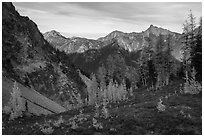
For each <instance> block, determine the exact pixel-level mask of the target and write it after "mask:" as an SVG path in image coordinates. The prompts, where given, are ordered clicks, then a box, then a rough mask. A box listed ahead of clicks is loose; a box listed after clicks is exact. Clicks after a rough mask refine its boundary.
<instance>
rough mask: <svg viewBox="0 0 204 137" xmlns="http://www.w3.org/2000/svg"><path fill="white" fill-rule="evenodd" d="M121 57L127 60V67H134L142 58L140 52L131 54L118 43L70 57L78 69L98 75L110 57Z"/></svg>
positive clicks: (73, 54)
mask: <svg viewBox="0 0 204 137" xmlns="http://www.w3.org/2000/svg"><path fill="white" fill-rule="evenodd" d="M114 55H119V56H120V57H121V59H125V62H126V65H127V66H134V67H136V64H135V63H134V62H135V61H136V60H137V59H138V58H139V56H140V51H137V52H131V53H130V52H129V51H127V50H125V49H124V48H121V47H120V46H119V45H118V43H117V42H112V43H111V44H109V45H107V46H104V47H102V48H100V49H98V50H97V49H90V50H88V51H86V52H83V53H72V54H69V55H67V56H69V58H70V60H71V61H72V62H73V63H74V64H75V65H76V67H78V68H80V69H81V70H84V71H85V72H86V73H88V74H91V73H92V72H93V73H96V72H97V70H98V68H99V67H100V66H102V64H103V65H106V64H107V59H108V57H109V56H114Z"/></svg>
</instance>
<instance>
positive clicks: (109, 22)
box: [13, 2, 202, 39]
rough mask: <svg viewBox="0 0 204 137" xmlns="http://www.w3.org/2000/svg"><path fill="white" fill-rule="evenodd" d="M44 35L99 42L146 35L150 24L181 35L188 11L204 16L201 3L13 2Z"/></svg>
mask: <svg viewBox="0 0 204 137" xmlns="http://www.w3.org/2000/svg"><path fill="white" fill-rule="evenodd" d="M13 4H14V6H15V7H16V10H17V11H18V12H19V13H20V14H21V15H23V16H28V17H29V18H30V19H31V20H33V21H34V22H35V23H36V24H37V25H38V28H39V30H40V31H41V32H42V33H45V32H47V31H51V30H56V31H58V32H60V33H61V34H62V35H64V36H66V37H73V36H77V37H85V38H90V39H97V38H99V37H104V36H106V35H107V34H109V33H110V32H112V31H114V30H119V31H123V32H126V33H130V32H141V31H145V30H146V29H147V28H148V27H149V26H150V25H151V24H153V25H155V26H158V27H162V28H165V29H169V30H171V31H173V32H178V33H182V24H183V23H184V21H185V20H186V19H187V17H188V14H189V11H190V10H192V12H193V14H194V16H195V17H196V18H197V22H198V20H199V18H200V17H201V16H202V3H201V2H180V3H178V2H172V3H168V2H163V3H162V2H129V3H128V2H112V3H111V2H76V3H75V2H14V3H13Z"/></svg>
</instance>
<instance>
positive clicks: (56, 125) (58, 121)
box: [53, 116, 64, 127]
mask: <svg viewBox="0 0 204 137" xmlns="http://www.w3.org/2000/svg"><path fill="white" fill-rule="evenodd" d="M63 123H64V119H63V118H62V116H60V118H59V119H58V120H57V121H55V122H54V123H53V125H54V126H55V127H60V125H61V124H63Z"/></svg>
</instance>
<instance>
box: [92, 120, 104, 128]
mask: <svg viewBox="0 0 204 137" xmlns="http://www.w3.org/2000/svg"><path fill="white" fill-rule="evenodd" d="M92 123H93V127H94V128H95V129H96V130H98V129H102V128H103V126H102V124H101V123H99V122H98V121H97V120H96V119H95V118H93V119H92Z"/></svg>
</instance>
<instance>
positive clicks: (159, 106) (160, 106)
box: [157, 98, 166, 112]
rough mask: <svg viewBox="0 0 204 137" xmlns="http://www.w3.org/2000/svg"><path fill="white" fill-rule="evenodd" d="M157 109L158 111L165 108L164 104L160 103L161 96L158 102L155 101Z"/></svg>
mask: <svg viewBox="0 0 204 137" xmlns="http://www.w3.org/2000/svg"><path fill="white" fill-rule="evenodd" d="M157 109H158V111H159V112H162V111H165V110H166V106H165V105H164V104H162V100H161V98H160V99H159V102H158V103H157Z"/></svg>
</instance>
